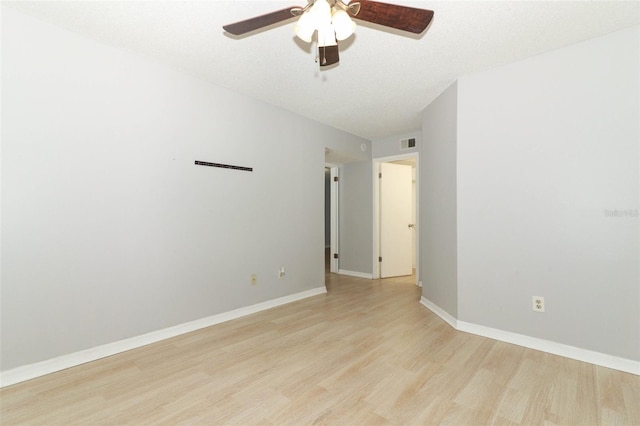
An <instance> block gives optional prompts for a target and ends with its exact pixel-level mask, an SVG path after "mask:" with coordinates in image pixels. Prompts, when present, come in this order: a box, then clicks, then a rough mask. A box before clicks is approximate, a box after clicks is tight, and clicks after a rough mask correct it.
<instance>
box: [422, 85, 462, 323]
mask: <svg viewBox="0 0 640 426" xmlns="http://www.w3.org/2000/svg"><path fill="white" fill-rule="evenodd" d="M456 125H457V85H456V84H455V83H454V84H453V85H451V86H450V87H449V88H448V89H446V90H445V91H444V92H443V93H442V94H441V95H440V96H439V97H438V98H437V99H436V100H434V101H433V102H432V103H431V104H430V105H429V106H428V107H427V108H426V109H425V110H424V113H423V119H422V140H423V142H422V145H421V150H420V185H419V187H420V197H419V198H420V226H419V232H420V236H419V244H420V259H419V262H420V269H419V273H420V277H419V280H420V281H422V295H423V297H425V298H426V299H428V300H430V301H431V302H433V303H435V304H436V305H438V306H439V307H440V308H442V309H444V310H445V311H446V312H447V313H449V314H450V315H452V316H454V317H456V316H457V315H458V287H457V281H458V277H457V274H458V272H457V247H458V246H457V200H456V196H457V181H456V172H457V167H456V161H457V158H456Z"/></svg>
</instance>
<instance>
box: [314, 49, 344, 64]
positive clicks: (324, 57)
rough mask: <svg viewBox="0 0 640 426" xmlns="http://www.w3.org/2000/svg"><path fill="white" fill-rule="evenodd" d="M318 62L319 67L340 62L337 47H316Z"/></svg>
mask: <svg viewBox="0 0 640 426" xmlns="http://www.w3.org/2000/svg"><path fill="white" fill-rule="evenodd" d="M318 61H319V62H320V66H321V67H328V66H329V65H334V64H337V63H338V61H340V57H339V55H338V45H337V44H336V45H335V46H324V47H318Z"/></svg>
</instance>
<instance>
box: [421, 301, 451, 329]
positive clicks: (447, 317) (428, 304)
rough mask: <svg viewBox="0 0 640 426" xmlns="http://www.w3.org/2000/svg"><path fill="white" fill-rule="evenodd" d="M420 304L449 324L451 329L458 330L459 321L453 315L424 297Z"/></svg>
mask: <svg viewBox="0 0 640 426" xmlns="http://www.w3.org/2000/svg"><path fill="white" fill-rule="evenodd" d="M420 304H421V305H423V306H424V307H425V308H427V309H429V310H430V311H431V312H433V313H434V314H436V315H437V316H439V317H440V318H441V319H442V320H444V322H446V323H447V324H449V325H450V326H451V327H453V328H455V329H456V330H457V329H458V320H457V319H455V318H454V317H453V316H452V315H450V314H449V313H448V312H447V311H445V310H444V309H442V308H441V307H440V306H438V305H436V304H435V303H433V302H432V301H430V300H429V299H427V298H426V297H424V296H422V297H421V298H420Z"/></svg>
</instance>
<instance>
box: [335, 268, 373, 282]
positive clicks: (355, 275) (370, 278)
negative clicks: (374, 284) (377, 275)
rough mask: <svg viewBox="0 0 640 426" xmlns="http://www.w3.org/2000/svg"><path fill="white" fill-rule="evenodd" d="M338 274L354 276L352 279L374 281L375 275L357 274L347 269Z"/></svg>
mask: <svg viewBox="0 0 640 426" xmlns="http://www.w3.org/2000/svg"><path fill="white" fill-rule="evenodd" d="M338 273H339V274H342V275H349V276H352V277H358V278H366V279H368V280H372V279H373V274H366V273H364V272H356V271H348V270H346V269H338Z"/></svg>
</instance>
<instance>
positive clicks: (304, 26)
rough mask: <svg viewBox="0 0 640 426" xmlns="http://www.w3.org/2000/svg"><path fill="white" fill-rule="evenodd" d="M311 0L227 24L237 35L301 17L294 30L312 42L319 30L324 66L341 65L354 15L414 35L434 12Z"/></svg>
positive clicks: (362, 0)
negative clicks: (340, 53)
mask: <svg viewBox="0 0 640 426" xmlns="http://www.w3.org/2000/svg"><path fill="white" fill-rule="evenodd" d="M346 1H347V2H346V3H345V1H344V0H308V4H307V5H306V6H305V7H297V6H295V7H289V8H286V9H282V10H277V11H275V12H271V13H267V14H265V15H260V16H256V17H254V18H250V19H246V20H244V21H239V22H235V23H233V24H229V25H224V26H223V27H222V28H224V30H225V31H227V32H228V33H230V34H233V35H237V36H239V35H244V34H247V33H250V32H252V31H255V30H258V29H260V28H264V27H268V26H269V25H273V24H277V23H279V22H283V21H286V20H289V19H291V18H294V17H299V18H298V21H297V22H296V24H295V26H294V32H295V34H296V35H297V36H298V38H300V39H301V40H303V41H305V42H307V43H311V42H312V41H313V38H314V35H315V34H316V32H317V36H316V40H317V44H318V57H317V59H316V60H319V61H320V66H321V67H326V66H329V65H334V64H337V63H338V61H339V57H338V42H339V41H343V40H346V39H347V38H349V37H350V36H351V35H352V34H353V32H354V31H355V27H356V24H355V22H353V20H352V19H351V18H355V19H358V20H361V21H366V22H371V23H374V24H378V25H382V26H385V27H390V28H395V29H398V30H402V31H407V32H410V33H414V34H420V33H422V32H423V31H424V30H425V29H426V28H427V26H429V23H430V22H431V19H432V18H433V11H431V10H426V9H418V8H415V7H407V6H398V5H395V4H388V3H381V2H377V1H373V0H357V1H355V2H352V3H349V2H348V0H346Z"/></svg>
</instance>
